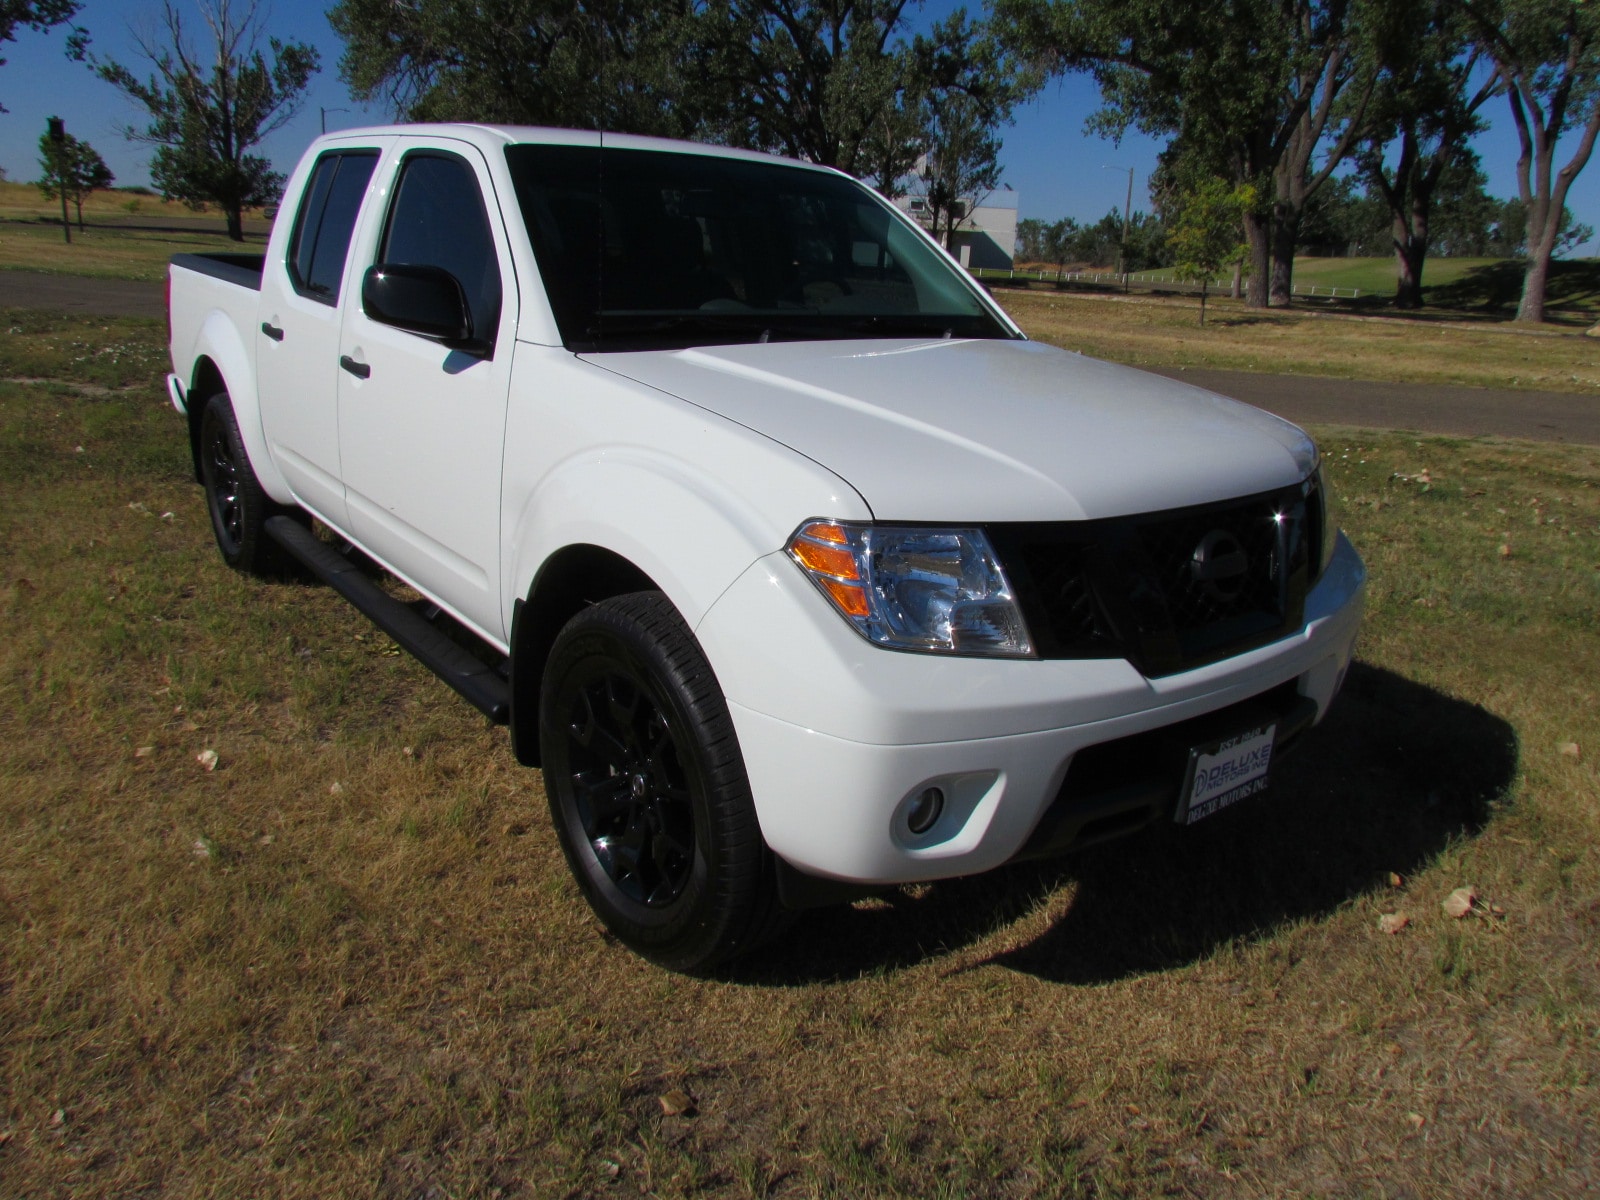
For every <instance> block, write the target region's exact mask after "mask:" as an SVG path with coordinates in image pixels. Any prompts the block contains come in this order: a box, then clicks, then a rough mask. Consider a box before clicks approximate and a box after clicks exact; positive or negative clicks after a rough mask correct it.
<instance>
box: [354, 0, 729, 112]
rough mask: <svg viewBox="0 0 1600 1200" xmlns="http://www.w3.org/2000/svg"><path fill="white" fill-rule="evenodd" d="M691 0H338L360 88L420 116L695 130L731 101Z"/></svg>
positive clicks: (359, 94) (362, 96)
mask: <svg viewBox="0 0 1600 1200" xmlns="http://www.w3.org/2000/svg"><path fill="white" fill-rule="evenodd" d="M695 9H696V5H695V4H694V3H693V2H692V0H668V2H666V3H658V2H651V0H600V2H598V3H594V4H583V5H575V4H571V3H568V2H566V0H481V2H477V3H468V2H466V0H414V2H412V3H405V4H397V3H393V0H339V2H338V3H337V4H335V5H334V6H333V7H332V8H331V9H329V10H328V23H329V24H330V25H332V26H333V28H334V30H335V32H337V33H338V34H339V35H340V37H342V38H343V39H344V53H343V54H342V55H341V56H340V58H339V75H340V77H341V78H342V79H343V80H344V81H345V83H346V84H347V85H348V86H349V88H350V92H351V95H353V96H354V97H355V98H356V99H358V100H362V101H371V100H375V99H376V100H382V101H383V102H385V103H387V104H388V105H389V106H390V107H391V108H392V109H393V111H394V112H395V114H396V115H398V116H401V117H405V118H407V119H409V120H413V121H456V120H470V121H503V122H508V123H512V124H543V125H560V126H567V127H570V128H575V129H612V130H617V131H619V132H624V133H644V134H656V135H663V136H679V137H682V136H688V135H690V134H693V133H695V132H696V131H697V130H698V129H699V128H700V127H701V126H702V124H703V123H705V121H706V120H708V119H709V114H710V113H712V112H715V111H720V110H721V109H723V108H725V107H726V106H725V104H723V103H722V102H721V101H722V100H723V99H725V97H723V96H722V90H723V85H722V84H721V83H720V82H719V81H718V80H717V79H716V78H714V76H713V73H712V72H711V71H710V70H709V65H708V64H707V63H706V62H705V61H704V60H703V57H702V56H701V55H700V53H699V52H698V50H697V40H698V37H699V27H700V18H698V17H697V16H696V11H695Z"/></svg>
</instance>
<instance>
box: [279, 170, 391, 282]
mask: <svg viewBox="0 0 1600 1200" xmlns="http://www.w3.org/2000/svg"><path fill="white" fill-rule="evenodd" d="M377 164H378V156H377V155H376V154H375V153H371V152H369V151H360V152H357V153H339V154H325V155H323V156H322V157H321V158H320V159H318V160H317V165H316V166H315V167H314V168H313V169H312V172H311V182H310V184H309V185H308V186H307V187H306V194H305V199H304V200H302V201H301V202H300V211H299V213H298V214H296V216H295V226H294V237H293V238H292V239H291V240H290V244H289V274H290V276H291V277H292V278H293V279H294V282H295V287H296V289H297V290H299V291H300V293H301V294H302V295H307V296H310V297H312V298H313V299H316V300H322V301H324V302H326V303H328V304H336V303H338V300H339V281H340V280H341V279H343V278H344V261H345V258H346V256H347V255H348V254H349V253H350V235H351V234H352V233H353V232H354V231H355V226H356V215H357V213H359V212H360V210H361V197H362V196H363V195H365V194H366V190H367V181H368V180H370V179H371V178H372V169H373V168H374V167H375V166H377Z"/></svg>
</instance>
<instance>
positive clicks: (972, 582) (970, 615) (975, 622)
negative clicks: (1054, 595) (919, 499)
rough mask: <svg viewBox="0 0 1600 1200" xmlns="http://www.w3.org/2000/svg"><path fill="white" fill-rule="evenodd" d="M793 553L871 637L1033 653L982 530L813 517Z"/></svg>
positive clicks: (939, 647)
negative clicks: (816, 518)
mask: <svg viewBox="0 0 1600 1200" xmlns="http://www.w3.org/2000/svg"><path fill="white" fill-rule="evenodd" d="M787 549H788V551H789V555H790V557H791V558H793V559H794V560H795V562H797V563H799V564H800V568H801V570H803V571H805V573H806V575H807V576H808V577H809V578H810V579H811V581H812V582H813V583H814V584H816V585H817V587H818V589H819V590H820V591H821V592H822V594H823V595H824V596H826V597H827V598H828V600H829V601H830V602H831V603H832V604H833V606H834V608H836V609H838V611H839V613H840V615H841V616H843V617H844V618H845V619H846V620H847V621H849V622H850V623H851V624H852V625H853V626H855V628H856V630H857V631H858V632H859V633H860V634H861V635H862V636H863V637H865V638H866V639H867V640H868V641H870V642H875V643H877V644H878V645H880V646H890V647H893V648H895V649H898V650H924V651H932V652H934V653H944V654H981V655H990V656H1000V657H1007V658H1032V657H1033V644H1032V642H1031V641H1030V640H1029V638H1028V629H1027V626H1026V625H1024V624H1023V620H1022V613H1021V612H1020V611H1019V610H1018V608H1017V603H1016V600H1015V599H1014V598H1013V596H1012V594H1011V586H1010V584H1009V583H1007V582H1006V576H1005V572H1004V571H1003V570H1002V569H1001V567H1000V563H999V560H998V559H996V558H995V555H994V550H993V549H992V548H991V547H990V545H989V539H988V538H987V537H985V536H984V534H983V531H982V530H981V529H911V528H906V527H903V526H892V525H855V524H845V523H843V522H835V521H808V522H807V523H806V524H804V525H802V526H801V527H800V528H799V529H798V530H797V531H796V532H795V534H794V536H793V537H791V538H790V539H789V544H788V547H787Z"/></svg>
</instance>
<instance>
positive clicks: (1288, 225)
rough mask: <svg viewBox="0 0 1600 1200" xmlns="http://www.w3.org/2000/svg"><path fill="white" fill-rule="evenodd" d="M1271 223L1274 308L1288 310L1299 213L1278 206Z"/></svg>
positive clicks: (1298, 234)
mask: <svg viewBox="0 0 1600 1200" xmlns="http://www.w3.org/2000/svg"><path fill="white" fill-rule="evenodd" d="M1273 216H1274V218H1275V220H1274V221H1273V223H1272V292H1271V298H1270V299H1269V301H1268V303H1270V304H1271V305H1272V306H1273V307H1275V308H1288V307H1289V305H1290V304H1292V303H1293V302H1294V244H1295V242H1297V241H1298V240H1299V238H1300V212H1299V210H1298V209H1296V208H1294V207H1292V206H1291V205H1288V204H1279V205H1278V206H1277V210H1276V212H1274V214H1273Z"/></svg>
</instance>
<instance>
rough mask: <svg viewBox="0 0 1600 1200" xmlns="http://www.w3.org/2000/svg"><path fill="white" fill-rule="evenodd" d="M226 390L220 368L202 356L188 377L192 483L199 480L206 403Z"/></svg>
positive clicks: (226, 386)
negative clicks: (202, 418)
mask: <svg viewBox="0 0 1600 1200" xmlns="http://www.w3.org/2000/svg"><path fill="white" fill-rule="evenodd" d="M227 390H228V381H227V380H226V379H224V378H223V377H222V368H220V367H218V366H217V364H216V361H215V360H214V359H212V357H211V356H210V355H209V354H202V355H201V356H200V357H199V358H198V359H197V360H196V361H195V364H194V370H193V371H192V372H191V373H190V375H189V405H188V417H189V457H190V459H191V460H192V462H193V464H194V481H195V482H196V483H199V482H201V478H200V418H201V417H202V416H204V415H205V409H206V401H207V400H209V399H210V398H211V397H212V396H214V395H216V394H217V393H218V392H225V391H227Z"/></svg>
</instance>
